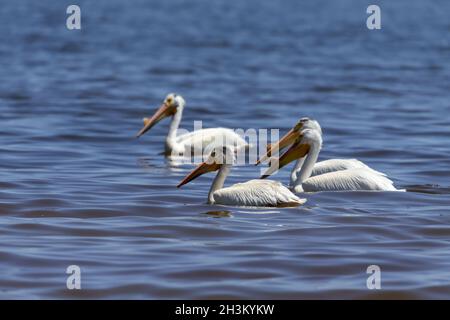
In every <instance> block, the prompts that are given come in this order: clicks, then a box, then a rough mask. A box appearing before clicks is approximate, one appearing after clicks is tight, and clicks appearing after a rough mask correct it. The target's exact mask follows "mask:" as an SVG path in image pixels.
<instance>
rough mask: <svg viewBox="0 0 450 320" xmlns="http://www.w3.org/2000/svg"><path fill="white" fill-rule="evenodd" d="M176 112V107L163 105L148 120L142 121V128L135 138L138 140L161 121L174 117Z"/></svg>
mask: <svg viewBox="0 0 450 320" xmlns="http://www.w3.org/2000/svg"><path fill="white" fill-rule="evenodd" d="M176 111H177V109H176V106H174V105H169V104H167V103H163V104H162V105H161V106H160V107H159V109H158V110H157V111H156V112H155V114H154V115H153V116H152V117H151V118H150V119H147V118H145V119H144V127H143V128H142V129H141V131H139V132H138V133H137V135H136V137H137V138H139V137H140V136H142V135H143V134H144V133H146V132H147V131H148V130H150V129H151V128H152V127H153V126H154V125H155V124H157V123H158V122H160V121H161V120H162V119H164V118H167V117H170V116H172V115H174V114H175V113H176Z"/></svg>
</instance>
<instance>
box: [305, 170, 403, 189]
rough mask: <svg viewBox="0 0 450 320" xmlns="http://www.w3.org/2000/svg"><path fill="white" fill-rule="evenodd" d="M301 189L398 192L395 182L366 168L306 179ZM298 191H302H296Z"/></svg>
mask: <svg viewBox="0 0 450 320" xmlns="http://www.w3.org/2000/svg"><path fill="white" fill-rule="evenodd" d="M301 188H302V189H303V191H305V192H316V191H344V190H347V191H355V190H378V191H397V189H396V188H395V187H394V185H393V182H392V181H391V180H390V179H388V178H387V177H385V176H382V175H379V174H377V173H375V172H374V171H373V170H370V169H369V170H368V169H366V168H356V169H348V170H341V171H335V172H328V173H324V174H321V175H318V176H314V177H310V178H308V179H306V180H305V181H304V182H303V183H302V185H301ZM296 191H301V190H298V189H296Z"/></svg>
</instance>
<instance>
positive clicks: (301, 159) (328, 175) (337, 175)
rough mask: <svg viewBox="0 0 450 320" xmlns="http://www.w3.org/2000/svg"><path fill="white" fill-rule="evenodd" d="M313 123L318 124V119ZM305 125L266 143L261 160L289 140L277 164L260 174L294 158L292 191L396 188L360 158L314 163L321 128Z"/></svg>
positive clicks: (319, 145) (273, 169)
mask: <svg viewBox="0 0 450 320" xmlns="http://www.w3.org/2000/svg"><path fill="white" fill-rule="evenodd" d="M304 119H307V118H304ZM308 120H309V119H308ZM314 122H316V121H314ZM304 123H307V122H306V121H305V122H304ZM316 124H317V125H318V123H317V122H316ZM305 127H306V128H305ZM305 127H303V126H300V128H299V127H298V124H297V126H296V127H294V128H293V129H292V130H291V131H289V132H288V134H286V135H285V136H284V137H283V138H282V139H280V141H278V142H277V143H275V144H274V145H273V146H270V147H269V150H268V152H267V154H266V155H265V156H263V157H262V158H261V160H265V159H267V158H268V157H269V156H270V154H272V152H273V150H277V149H281V148H285V147H286V146H288V145H290V144H291V147H290V149H289V150H288V151H286V153H285V154H283V155H282V156H281V157H280V159H279V163H278V168H276V167H275V166H271V167H270V168H269V169H268V171H267V172H266V173H265V174H264V175H263V176H262V178H265V177H267V176H269V175H271V174H272V173H273V172H275V171H276V170H277V169H281V168H282V167H284V166H285V165H287V164H288V163H290V162H292V161H294V160H297V163H296V165H295V166H294V169H293V170H292V172H291V179H290V187H291V188H292V189H293V190H294V191H295V192H316V191H357V190H378V191H398V190H397V189H396V188H395V187H394V186H393V182H392V181H391V180H390V179H388V178H387V177H386V175H385V174H383V173H380V172H378V171H375V170H373V169H372V168H370V167H368V166H367V165H365V164H364V163H362V162H361V161H359V160H356V159H331V160H326V161H322V162H319V163H316V162H317V158H318V156H319V153H320V150H321V148H322V131H321V130H318V129H317V126H315V125H311V123H309V124H308V125H307V126H305ZM319 128H320V126H319ZM261 160H260V161H261ZM260 161H258V163H259V162H260ZM258 163H257V164H258Z"/></svg>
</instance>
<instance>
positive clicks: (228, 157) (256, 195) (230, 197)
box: [177, 146, 306, 207]
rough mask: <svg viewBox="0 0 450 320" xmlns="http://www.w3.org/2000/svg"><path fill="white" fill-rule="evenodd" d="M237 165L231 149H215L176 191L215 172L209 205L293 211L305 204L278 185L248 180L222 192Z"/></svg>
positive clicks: (285, 188)
mask: <svg viewBox="0 0 450 320" xmlns="http://www.w3.org/2000/svg"><path fill="white" fill-rule="evenodd" d="M235 161H236V152H235V151H234V150H232V148H231V147H230V146H224V147H222V148H216V149H215V150H213V151H212V152H211V154H210V156H209V158H208V160H207V161H205V162H203V163H201V164H200V165H199V166H198V167H197V168H196V169H194V170H193V171H192V172H191V173H190V174H188V175H187V176H186V177H185V178H184V179H183V181H181V182H180V184H178V186H177V187H178V188H179V187H181V186H183V185H185V184H186V183H188V182H190V181H192V180H194V179H195V178H197V177H199V176H201V175H203V174H205V173H207V172H212V171H218V173H217V175H216V178H215V179H214V181H213V183H212V185H211V189H210V191H209V194H208V203H209V204H221V205H235V206H247V207H296V206H299V205H302V204H304V203H305V202H306V199H300V198H299V197H298V196H296V195H295V194H293V193H292V192H291V191H290V190H289V189H288V188H287V187H285V186H283V185H282V184H281V183H280V182H277V181H271V180H260V179H255V180H250V181H247V182H244V183H237V184H234V185H232V186H229V187H225V188H224V183H225V179H226V177H227V176H228V174H229V173H230V171H231V168H232V166H233V163H235Z"/></svg>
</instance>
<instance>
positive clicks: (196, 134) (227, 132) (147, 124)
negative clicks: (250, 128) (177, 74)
mask: <svg viewBox="0 0 450 320" xmlns="http://www.w3.org/2000/svg"><path fill="white" fill-rule="evenodd" d="M185 105H186V102H185V100H184V99H183V97H182V96H180V95H177V94H174V93H171V94H169V95H167V97H166V99H165V100H164V103H163V104H162V105H161V106H160V108H159V109H158V110H157V111H156V113H155V114H154V115H153V116H152V117H151V118H150V119H149V118H144V127H143V128H142V129H141V130H140V131H139V132H138V134H137V137H140V136H141V135H143V134H144V133H145V132H147V131H148V130H150V129H151V128H152V127H153V126H154V125H155V124H156V123H158V122H159V121H161V120H162V119H164V118H166V117H170V116H171V117H172V121H171V123H170V128H169V133H168V135H167V137H166V143H165V154H166V155H167V156H185V157H191V156H192V155H193V152H196V153H195V154H196V155H200V156H201V155H203V154H204V152H205V150H206V148H207V147H208V146H223V145H231V146H234V147H236V148H242V147H248V145H247V143H246V141H245V140H244V139H243V138H242V137H241V136H239V135H238V134H237V133H235V132H234V131H233V130H231V129H226V128H209V129H201V130H196V131H193V132H190V133H186V134H182V135H178V129H179V126H180V123H181V118H182V115H183V110H184V107H185Z"/></svg>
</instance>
